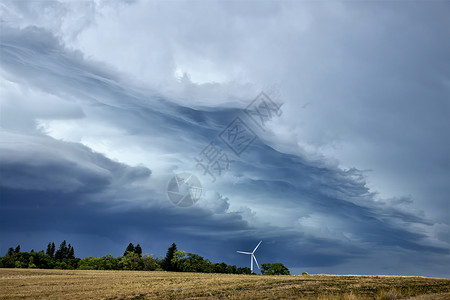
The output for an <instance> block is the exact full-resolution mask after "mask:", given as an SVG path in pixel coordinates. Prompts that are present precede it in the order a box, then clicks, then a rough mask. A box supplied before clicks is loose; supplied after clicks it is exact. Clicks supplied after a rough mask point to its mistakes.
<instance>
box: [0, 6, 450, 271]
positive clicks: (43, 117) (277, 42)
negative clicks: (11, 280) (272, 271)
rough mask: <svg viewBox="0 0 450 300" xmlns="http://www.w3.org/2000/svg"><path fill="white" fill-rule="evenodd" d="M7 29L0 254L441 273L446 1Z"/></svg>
mask: <svg viewBox="0 0 450 300" xmlns="http://www.w3.org/2000/svg"><path fill="white" fill-rule="evenodd" d="M0 22H1V23H0V26H1V30H0V44H1V50H0V51H1V52H0V76H1V80H0V255H4V253H6V252H7V250H8V248H9V247H15V246H16V245H17V244H20V245H21V249H22V250H23V251H30V250H31V249H34V250H40V249H45V248H46V245H47V243H48V242H49V241H54V242H55V243H56V244H58V243H60V242H62V240H67V241H68V242H70V243H71V244H72V245H74V247H75V254H76V256H77V257H86V256H103V255H106V254H108V253H111V254H113V255H115V256H118V255H122V253H123V251H124V250H125V248H126V246H127V245H128V243H130V242H133V243H135V244H137V243H139V244H140V245H141V246H142V248H143V252H144V253H149V254H150V253H152V254H156V255H157V256H159V255H163V256H164V255H165V252H166V251H167V248H168V247H169V246H170V244H171V243H173V242H175V243H176V244H177V246H178V249H181V250H185V251H186V252H192V253H197V254H199V255H201V256H204V257H205V258H208V259H209V260H211V261H212V262H225V263H227V264H234V265H237V266H241V267H244V266H248V265H249V262H248V257H247V256H245V255H241V254H238V253H236V250H241V251H251V250H252V249H253V248H254V247H255V246H256V244H257V243H258V242H259V241H260V240H262V241H263V242H262V244H261V245H260V247H259V248H258V250H257V252H256V257H257V259H258V262H259V263H274V262H281V263H283V264H284V265H286V266H287V267H288V268H289V269H290V270H291V273H293V274H301V273H302V272H308V273H322V274H323V273H326V274H386V275H423V276H434V277H450V202H449V199H450V124H449V120H450V100H449V99H450V97H449V96H450V93H449V91H450V2H448V1H439V0H435V1H420V0H418V1H267V0H261V1H250V0H247V1H231V0H230V1H205V0H195V1H174V0H171V1H101V0H96V1H12V0H11V1H8V0H2V1H1V2H0ZM183 174H188V175H189V176H191V175H192V176H193V177H191V178H196V179H197V180H198V182H199V183H197V184H196V186H197V185H200V186H201V194H200V197H194V198H191V199H192V200H194V201H192V202H195V203H192V202H191V203H190V204H192V205H179V204H178V205H177V204H176V203H173V202H172V201H171V198H170V193H168V189H169V190H170V189H172V188H173V186H172V185H170V182H171V180H172V179H173V178H174V176H178V177H176V178H183V176H184V175H183ZM184 178H186V177H184ZM187 182H188V183H189V182H190V181H187ZM194 187H195V186H192V185H191V186H190V187H189V186H188V185H184V189H183V190H182V191H180V193H181V195H185V194H183V193H188V194H189V191H191V192H192V191H193V190H194ZM196 191H197V192H198V189H196ZM196 195H198V194H196ZM188 199H190V198H188Z"/></svg>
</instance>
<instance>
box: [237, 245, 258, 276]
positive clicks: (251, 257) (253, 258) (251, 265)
mask: <svg viewBox="0 0 450 300" xmlns="http://www.w3.org/2000/svg"><path fill="white" fill-rule="evenodd" d="M261 243H262V241H260V242H259V243H258V245H256V247H255V249H253V251H252V252H244V251H236V252H237V253H242V254H248V255H250V270H251V271H252V273H253V260H255V263H256V265H257V266H258V269H260V267H259V265H258V261H257V260H256V256H255V251H256V249H258V247H259V245H261Z"/></svg>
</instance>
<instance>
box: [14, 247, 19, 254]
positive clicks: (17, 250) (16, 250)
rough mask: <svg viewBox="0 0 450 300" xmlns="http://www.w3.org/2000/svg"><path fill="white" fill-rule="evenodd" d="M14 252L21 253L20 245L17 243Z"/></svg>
mask: <svg viewBox="0 0 450 300" xmlns="http://www.w3.org/2000/svg"><path fill="white" fill-rule="evenodd" d="M14 253H20V245H17V247H16V249H15V250H14Z"/></svg>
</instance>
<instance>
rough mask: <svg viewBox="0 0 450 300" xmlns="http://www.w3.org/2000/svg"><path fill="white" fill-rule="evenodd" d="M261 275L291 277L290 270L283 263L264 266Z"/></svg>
mask: <svg viewBox="0 0 450 300" xmlns="http://www.w3.org/2000/svg"><path fill="white" fill-rule="evenodd" d="M261 274H263V275H291V273H290V272H289V269H288V268H287V267H285V266H284V265H283V264H282V263H274V264H262V265H261Z"/></svg>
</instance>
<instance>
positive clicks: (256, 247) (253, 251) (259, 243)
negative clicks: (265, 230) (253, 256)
mask: <svg viewBox="0 0 450 300" xmlns="http://www.w3.org/2000/svg"><path fill="white" fill-rule="evenodd" d="M261 243H262V241H260V242H259V243H258V245H257V246H256V247H255V250H253V252H252V253H255V251H256V249H258V247H259V245H261Z"/></svg>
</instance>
